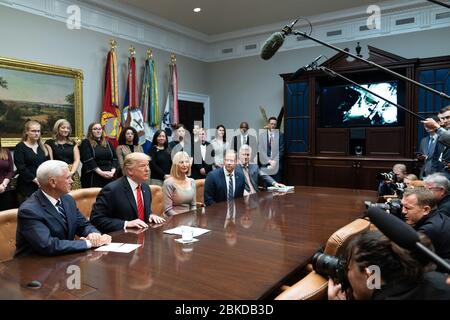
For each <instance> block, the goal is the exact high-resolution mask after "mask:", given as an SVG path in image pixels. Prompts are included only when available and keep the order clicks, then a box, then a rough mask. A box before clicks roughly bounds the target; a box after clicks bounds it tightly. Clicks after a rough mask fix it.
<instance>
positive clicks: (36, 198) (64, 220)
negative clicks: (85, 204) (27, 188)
mask: <svg viewBox="0 0 450 320" xmlns="http://www.w3.org/2000/svg"><path fill="white" fill-rule="evenodd" d="M37 179H38V181H39V185H40V190H38V191H36V192H35V193H33V195H32V196H31V197H29V198H28V199H27V200H26V201H25V202H24V203H23V204H22V205H21V206H20V208H19V214H18V217H17V232H16V233H17V235H16V254H15V255H16V256H24V255H29V254H32V253H38V254H41V255H46V256H53V255H58V254H65V253H72V252H77V251H82V250H86V249H89V248H91V247H99V246H101V245H103V244H107V243H110V242H111V237H110V236H109V235H107V234H104V235H101V234H100V233H99V232H98V230H97V229H96V228H94V226H92V225H91V224H90V223H89V221H87V220H86V218H85V217H84V216H83V215H82V214H81V213H80V211H79V210H78V208H77V206H76V203H75V200H73V198H72V197H71V196H70V195H68V194H67V193H69V192H70V189H71V183H72V173H71V172H70V170H69V167H68V165H67V163H65V162H63V161H59V160H50V161H46V162H44V163H43V164H41V165H40V166H39V168H38V169H37ZM76 235H77V236H79V237H80V238H79V240H75V239H74V238H75V236H76Z"/></svg>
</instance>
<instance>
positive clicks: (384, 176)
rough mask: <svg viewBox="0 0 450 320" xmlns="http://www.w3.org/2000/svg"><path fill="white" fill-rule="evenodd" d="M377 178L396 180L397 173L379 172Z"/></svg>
mask: <svg viewBox="0 0 450 320" xmlns="http://www.w3.org/2000/svg"><path fill="white" fill-rule="evenodd" d="M377 179H378V180H385V181H396V180H397V175H396V174H395V173H394V172H393V171H391V172H380V173H377Z"/></svg>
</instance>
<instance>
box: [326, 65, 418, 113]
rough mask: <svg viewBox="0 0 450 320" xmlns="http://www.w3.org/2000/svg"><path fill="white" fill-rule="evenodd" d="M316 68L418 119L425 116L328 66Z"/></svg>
mask: <svg viewBox="0 0 450 320" xmlns="http://www.w3.org/2000/svg"><path fill="white" fill-rule="evenodd" d="M317 70H321V71H323V72H325V73H326V74H329V75H331V76H333V77H334V76H338V77H339V78H341V79H344V80H345V81H348V82H350V83H351V84H353V85H354V86H357V87H358V88H360V89H362V90H364V91H367V92H369V93H371V94H373V95H374V96H375V97H378V98H380V99H382V100H384V101H386V102H387V103H389V104H392V105H393V106H395V107H397V108H399V109H402V110H404V111H406V112H408V113H409V114H411V115H413V116H415V117H417V118H419V119H420V120H425V118H423V117H421V116H419V115H418V114H417V113H414V112H412V111H411V110H408V109H406V108H405V107H403V106H401V105H399V104H397V103H394V102H391V101H389V100H388V99H386V98H384V97H382V96H380V95H379V94H377V93H375V92H373V91H372V90H369V89H367V88H364V87H363V86H362V85H360V84H358V83H357V82H355V81H353V80H351V79H349V78H347V77H345V76H343V75H342V74H340V73H337V72H336V71H333V70H331V69H329V68H327V67H324V66H320V67H317Z"/></svg>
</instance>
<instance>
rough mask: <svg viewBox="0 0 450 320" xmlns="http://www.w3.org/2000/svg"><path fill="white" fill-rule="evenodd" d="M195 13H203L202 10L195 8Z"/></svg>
mask: <svg viewBox="0 0 450 320" xmlns="http://www.w3.org/2000/svg"><path fill="white" fill-rule="evenodd" d="M193 11H194V12H195V13H199V12H200V11H202V8H194V10H193Z"/></svg>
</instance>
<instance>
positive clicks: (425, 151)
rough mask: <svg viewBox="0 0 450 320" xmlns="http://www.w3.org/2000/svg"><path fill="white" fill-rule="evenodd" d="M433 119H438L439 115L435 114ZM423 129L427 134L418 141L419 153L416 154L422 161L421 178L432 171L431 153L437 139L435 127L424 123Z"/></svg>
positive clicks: (433, 166)
mask: <svg viewBox="0 0 450 320" xmlns="http://www.w3.org/2000/svg"><path fill="white" fill-rule="evenodd" d="M433 119H434V120H435V121H440V120H439V117H438V116H437V115H436V116H434V117H433ZM424 128H425V131H426V132H427V133H428V136H426V137H423V138H422V140H421V141H420V145H419V151H420V154H419V155H418V156H417V159H418V160H419V161H422V162H423V165H422V168H420V178H421V179H423V178H424V177H426V176H427V175H430V174H432V173H434V169H433V168H435V167H436V165H433V154H434V149H435V148H436V143H437V140H438V136H437V134H436V130H435V129H431V128H428V127H427V126H426V125H424Z"/></svg>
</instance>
